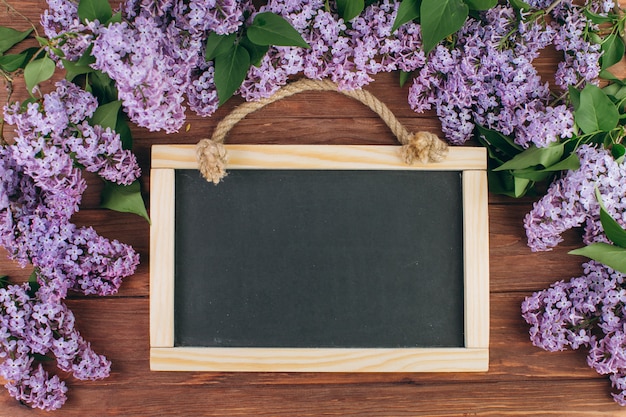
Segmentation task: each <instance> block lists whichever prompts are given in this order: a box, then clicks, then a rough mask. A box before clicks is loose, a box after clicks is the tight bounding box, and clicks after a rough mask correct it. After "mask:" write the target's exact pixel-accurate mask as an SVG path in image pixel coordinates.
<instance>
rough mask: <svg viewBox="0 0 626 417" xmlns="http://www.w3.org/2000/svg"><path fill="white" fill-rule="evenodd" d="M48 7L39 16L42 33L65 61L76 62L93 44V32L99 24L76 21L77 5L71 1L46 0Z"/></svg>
mask: <svg viewBox="0 0 626 417" xmlns="http://www.w3.org/2000/svg"><path fill="white" fill-rule="evenodd" d="M48 6H49V7H48V9H46V10H44V12H43V14H42V15H41V26H42V27H43V29H44V33H45V34H46V36H47V37H48V39H51V40H54V41H55V42H53V43H54V44H56V46H57V47H58V48H59V49H60V50H61V51H62V52H63V55H64V58H65V59H68V60H70V61H76V60H77V59H79V58H80V57H81V56H82V55H83V54H84V53H85V51H87V49H88V48H89V46H90V45H91V43H92V42H93V40H94V30H97V27H98V26H99V23H100V22H88V23H87V24H85V23H82V22H81V21H80V20H79V19H78V5H77V3H76V2H73V1H71V0H48ZM52 56H53V57H56V56H55V55H52Z"/></svg>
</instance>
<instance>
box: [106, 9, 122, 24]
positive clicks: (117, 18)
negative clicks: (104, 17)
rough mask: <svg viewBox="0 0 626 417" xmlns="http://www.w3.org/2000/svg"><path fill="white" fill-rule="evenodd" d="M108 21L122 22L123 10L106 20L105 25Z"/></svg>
mask: <svg viewBox="0 0 626 417" xmlns="http://www.w3.org/2000/svg"><path fill="white" fill-rule="evenodd" d="M108 23H122V12H121V11H120V12H117V13H115V14H114V15H113V16H111V18H110V19H109V20H108V21H107V22H105V25H106V24H108Z"/></svg>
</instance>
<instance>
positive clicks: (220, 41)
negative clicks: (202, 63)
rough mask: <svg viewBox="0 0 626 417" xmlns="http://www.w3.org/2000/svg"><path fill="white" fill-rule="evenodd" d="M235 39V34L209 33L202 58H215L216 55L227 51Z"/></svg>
mask: <svg viewBox="0 0 626 417" xmlns="http://www.w3.org/2000/svg"><path fill="white" fill-rule="evenodd" d="M235 40H237V34H236V33H231V34H228V35H218V34H217V33H215V32H211V33H209V36H208V37H207V40H206V48H205V50H204V58H205V59H206V60H207V61H211V60H213V59H215V57H216V56H218V55H222V54H225V53H226V52H228V51H229V50H230V49H231V48H232V47H233V44H234V43H235Z"/></svg>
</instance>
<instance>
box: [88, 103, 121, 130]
mask: <svg viewBox="0 0 626 417" xmlns="http://www.w3.org/2000/svg"><path fill="white" fill-rule="evenodd" d="M121 107H122V102H121V101H120V100H115V101H111V102H110V103H106V104H102V105H100V106H98V108H97V109H96V111H95V112H94V114H93V116H92V117H91V125H92V126H93V125H100V126H102V127H103V128H105V129H106V128H107V127H108V128H110V129H113V130H115V127H116V126H117V118H118V115H119V112H120V108H121Z"/></svg>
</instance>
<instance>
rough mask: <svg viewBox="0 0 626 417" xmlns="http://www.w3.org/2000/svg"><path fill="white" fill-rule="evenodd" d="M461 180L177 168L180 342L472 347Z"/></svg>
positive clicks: (453, 174)
mask: <svg viewBox="0 0 626 417" xmlns="http://www.w3.org/2000/svg"><path fill="white" fill-rule="evenodd" d="M462 175H463V174H462V172H461V171H445V172H440V171H435V172H433V171H402V170H391V171H359V170H357V171H336V170H335V171H333V170H233V171H231V172H230V173H229V176H228V177H226V179H225V180H224V182H223V183H221V184H219V185H218V186H214V185H213V184H209V183H207V182H206V181H205V180H204V179H203V178H202V177H201V176H200V174H199V172H198V171H197V170H184V169H178V170H176V174H175V190H176V191H175V259H176V263H175V291H174V294H175V299H174V323H175V325H174V341H175V342H174V345H175V346H182V347H188V346H202V347H278V348H280V347H295V348H309V347H322V348H323V347H332V348H335V347H341V348H343V347H346V348H352V347H358V348H400V347H402V348H403V347H463V346H464V297H463V294H464V287H463V277H464V267H463V201H462Z"/></svg>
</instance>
